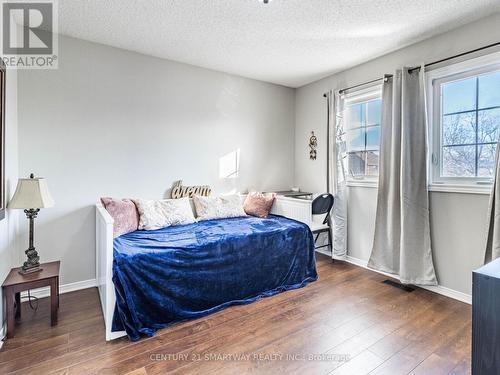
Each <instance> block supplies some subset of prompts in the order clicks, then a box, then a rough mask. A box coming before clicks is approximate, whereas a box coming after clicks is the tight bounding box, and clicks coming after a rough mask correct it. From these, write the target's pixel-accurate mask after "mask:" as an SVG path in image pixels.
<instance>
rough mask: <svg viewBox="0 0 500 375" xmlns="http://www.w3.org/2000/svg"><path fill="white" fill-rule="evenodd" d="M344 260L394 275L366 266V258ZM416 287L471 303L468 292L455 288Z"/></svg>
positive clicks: (349, 257) (384, 273)
mask: <svg viewBox="0 0 500 375" xmlns="http://www.w3.org/2000/svg"><path fill="white" fill-rule="evenodd" d="M345 261H346V262H348V263H351V264H354V265H356V266H359V267H363V268H366V269H368V270H370V271H373V272H377V273H380V274H382V275H385V276H389V277H392V278H394V275H391V274H389V273H386V272H382V271H377V270H374V269H372V268H368V266H367V264H368V261H366V260H363V259H359V258H354V257H351V256H349V255H348V256H347V257H346V259H345ZM418 287H419V288H422V289H426V290H429V291H431V292H434V293H438V294H442V295H443V296H446V297H450V298H453V299H456V300H458V301H461V302H465V303H468V304H469V305H471V304H472V296H471V295H470V294H466V293H462V292H459V291H457V290H453V289H450V288H446V287H444V286H441V285H436V286H424V285H419V286H418Z"/></svg>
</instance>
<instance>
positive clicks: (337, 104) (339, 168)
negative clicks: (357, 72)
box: [326, 91, 347, 259]
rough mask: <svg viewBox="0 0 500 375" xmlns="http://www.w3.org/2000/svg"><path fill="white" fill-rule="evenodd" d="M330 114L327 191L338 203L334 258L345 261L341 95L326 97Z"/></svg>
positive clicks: (334, 214)
mask: <svg viewBox="0 0 500 375" xmlns="http://www.w3.org/2000/svg"><path fill="white" fill-rule="evenodd" d="M326 99H327V106H328V107H327V111H328V112H327V114H328V124H327V129H328V131H327V133H328V162H327V164H328V166H327V167H328V171H327V188H328V192H329V193H331V194H333V196H334V197H335V202H334V205H333V212H332V215H331V222H330V227H331V228H332V240H333V246H332V249H333V251H332V257H333V258H335V259H345V257H346V255H347V197H346V181H345V164H344V163H345V160H346V154H345V149H346V148H345V132H344V120H343V119H344V99H343V98H342V96H341V95H340V93H339V92H338V91H330V92H328V93H327V95H326Z"/></svg>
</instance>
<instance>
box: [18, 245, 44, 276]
mask: <svg viewBox="0 0 500 375" xmlns="http://www.w3.org/2000/svg"><path fill="white" fill-rule="evenodd" d="M25 253H26V256H27V257H28V260H26V262H24V264H23V266H22V267H21V269H20V270H19V273H20V274H22V275H25V274H27V273H33V272H38V271H41V270H42V269H41V268H40V257H39V256H38V253H37V252H36V250H35V248H34V247H30V248H28V250H26V251H25Z"/></svg>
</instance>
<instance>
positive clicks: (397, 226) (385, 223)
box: [368, 68, 437, 285]
mask: <svg viewBox="0 0 500 375" xmlns="http://www.w3.org/2000/svg"><path fill="white" fill-rule="evenodd" d="M424 88H425V85H424V80H423V69H420V71H419V70H414V71H413V72H412V73H409V72H408V69H407V68H404V69H403V70H398V71H396V73H395V74H394V75H393V76H387V77H386V80H385V82H384V84H383V89H382V123H381V134H380V139H381V141H380V160H379V187H378V197H377V214H376V222H375V236H374V241H373V248H372V253H371V256H370V260H369V262H368V266H369V267H370V268H373V269H376V270H379V271H384V272H388V273H391V274H393V275H395V276H396V277H398V278H399V280H400V281H401V282H402V283H404V284H416V285H436V284H437V280H436V274H435V272H434V264H433V260H432V250H431V239H430V225H429V195H428V191H427V126H426V109H425V89H424Z"/></svg>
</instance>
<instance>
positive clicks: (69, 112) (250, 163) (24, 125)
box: [17, 36, 295, 284]
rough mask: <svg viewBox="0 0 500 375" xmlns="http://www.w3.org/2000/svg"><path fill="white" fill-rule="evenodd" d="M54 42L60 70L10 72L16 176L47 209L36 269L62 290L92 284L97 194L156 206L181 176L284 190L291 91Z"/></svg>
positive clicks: (232, 186) (288, 173)
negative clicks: (15, 81) (40, 183)
mask: <svg viewBox="0 0 500 375" xmlns="http://www.w3.org/2000/svg"><path fill="white" fill-rule="evenodd" d="M59 43H60V45H59V55H60V60H59V69H57V70H53V71H47V70H44V71H37V70H29V71H20V72H19V114H20V116H19V171H20V175H23V176H25V175H28V174H29V173H30V172H34V173H35V174H36V175H38V176H43V177H45V178H47V180H48V184H49V188H50V190H51V193H52V195H53V197H54V200H55V207H53V208H49V209H44V210H42V211H41V212H40V214H39V218H38V219H37V222H36V232H35V241H36V246H37V250H38V252H39V254H40V257H41V261H43V262H46V261H52V260H57V259H60V260H61V266H62V269H61V273H62V275H61V276H62V279H61V284H68V283H74V282H79V281H85V280H91V279H93V278H95V271H94V269H95V255H94V254H95V218H94V215H95V210H94V204H95V203H97V202H98V200H99V197H102V196H113V197H140V198H151V199H159V198H163V197H166V196H168V189H169V188H170V187H171V184H172V183H173V182H174V181H175V180H178V179H182V180H184V183H185V184H186V185H199V184H208V185H211V186H212V187H213V191H214V192H215V193H225V192H231V191H235V190H240V191H244V190H246V189H259V190H272V189H283V188H289V187H290V186H292V184H293V173H294V170H293V163H294V99H295V96H294V90H293V89H290V88H285V87H283V86H278V85H273V84H269V83H264V82H260V81H255V80H251V79H245V78H241V77H237V76H232V75H228V74H224V73H219V72H215V71H211V70H207V69H202V68H197V67H194V66H190V65H186V64H181V63H176V62H171V61H168V60H163V59H159V58H154V57H149V56H145V55H141V54H138V53H134V52H130V51H126V50H122V49H118V48H113V47H108V46H104V45H100V44H95V43H91V42H86V41H82V40H79V39H74V38H69V37H64V36H60V37H59ZM236 149H239V150H240V171H239V176H238V178H233V179H220V178H219V158H221V157H222V156H224V155H226V154H228V153H230V152H232V151H234V150H236ZM20 224H21V226H20V239H21V241H25V240H26V230H25V225H24V223H23V221H22V220H20ZM19 262H20V259H18V260H17V263H19Z"/></svg>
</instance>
